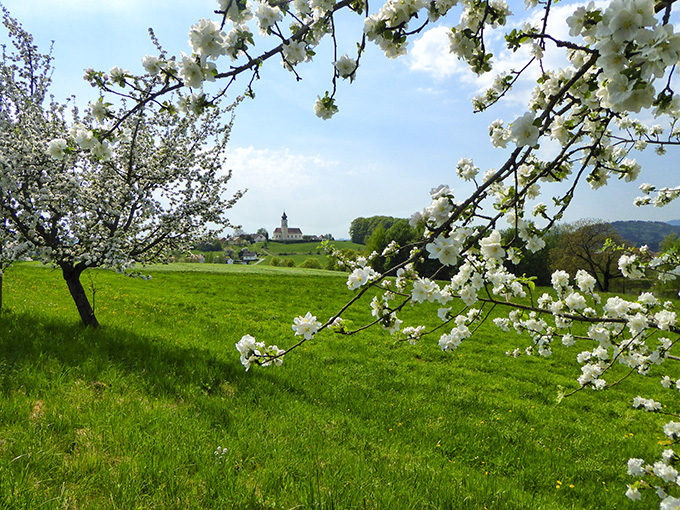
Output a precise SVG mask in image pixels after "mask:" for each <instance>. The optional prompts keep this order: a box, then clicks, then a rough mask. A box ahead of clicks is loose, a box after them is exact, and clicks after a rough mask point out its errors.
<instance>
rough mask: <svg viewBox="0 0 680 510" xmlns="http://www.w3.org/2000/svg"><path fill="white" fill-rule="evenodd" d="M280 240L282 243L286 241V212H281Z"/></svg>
mask: <svg viewBox="0 0 680 510" xmlns="http://www.w3.org/2000/svg"><path fill="white" fill-rule="evenodd" d="M281 239H282V240H283V241H287V240H288V216H286V211H283V216H281Z"/></svg>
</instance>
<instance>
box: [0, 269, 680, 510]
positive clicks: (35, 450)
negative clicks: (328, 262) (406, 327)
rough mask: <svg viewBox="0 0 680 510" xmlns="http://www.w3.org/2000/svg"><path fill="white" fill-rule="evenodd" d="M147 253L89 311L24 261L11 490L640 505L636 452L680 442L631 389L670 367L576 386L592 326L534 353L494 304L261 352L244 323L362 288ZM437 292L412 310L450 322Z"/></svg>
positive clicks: (288, 340) (82, 500)
mask: <svg viewBox="0 0 680 510" xmlns="http://www.w3.org/2000/svg"><path fill="white" fill-rule="evenodd" d="M149 273H150V274H152V276H153V278H152V280H150V281H143V280H141V279H131V278H126V277H124V276H121V275H118V274H116V273H113V272H109V271H91V272H89V274H88V273H86V274H85V276H84V280H83V281H84V282H85V284H86V287H87V288H88V289H89V292H90V294H92V292H93V291H94V296H95V306H96V312H97V314H98V317H99V320H100V322H101V323H102V324H103V326H102V327H101V328H100V329H98V330H90V329H84V328H83V327H81V326H80V324H79V322H78V317H77V314H76V311H75V308H74V306H73V304H72V302H71V301H70V298H69V296H68V293H67V291H66V287H65V283H64V281H63V279H62V278H61V275H60V273H59V272H58V271H56V270H52V269H49V268H44V267H41V266H36V265H32V264H17V265H16V266H15V267H13V268H11V269H10V270H8V271H7V273H6V275H5V278H4V283H5V294H4V304H5V310H4V312H3V313H2V314H1V315H0V331H1V332H2V334H0V508H7V509H22V508H23V509H29V508H30V509H33V508H46V509H63V508H87V509H112V508H113V509H118V508H120V509H123V508H135V509H168V508H183V509H184V508H188V509H232V508H239V509H249V508H253V509H255V508H258V509H262V508H282V509H292V508H304V509H307V508H317V509H322V508H337V509H354V508H356V509H359V508H362V509H363V508H372V509H402V508H404V509H406V508H408V509H415V508H418V509H444V508H446V509H480V510H481V509H508V510H516V509H531V510H540V509H550V510H560V509H565V510H566V509H582V508H587V509H595V508H597V509H626V508H637V507H638V506H639V503H633V502H631V501H629V500H628V499H627V498H626V497H625V496H624V492H625V490H626V483H631V479H630V477H628V476H626V474H625V470H626V468H625V465H626V461H627V459H628V458H629V457H645V458H647V459H652V458H655V457H657V456H658V455H659V454H660V452H661V450H662V449H663V448H665V446H663V445H658V444H656V439H655V436H656V435H658V436H662V433H661V425H662V424H663V423H664V422H665V421H667V420H666V419H664V417H662V416H659V415H653V414H645V413H641V412H638V411H634V410H633V409H632V408H631V406H630V401H631V399H632V398H633V397H634V396H636V395H638V394H642V395H645V396H649V397H654V396H656V395H657V394H658V393H659V392H660V391H662V390H663V388H661V386H660V385H659V383H658V380H659V377H658V375H657V372H656V371H655V368H653V369H652V373H651V374H650V376H649V381H648V387H644V388H640V387H639V386H633V385H632V384H629V383H630V381H628V380H626V381H624V382H623V383H622V384H621V385H619V386H618V387H617V389H616V390H615V391H610V392H605V393H599V392H598V393H595V392H591V391H586V392H580V393H578V394H576V395H575V396H573V397H570V398H567V399H565V400H564V401H562V402H561V403H560V404H559V405H558V404H556V398H555V397H556V395H557V387H558V385H562V386H565V387H568V388H573V387H574V386H575V378H576V377H577V375H578V374H579V373H580V372H579V369H578V366H575V363H574V356H575V355H576V353H578V352H579V351H580V350H582V349H581V348H580V347H582V346H579V345H578V344H577V346H576V347H574V348H572V350H563V349H555V351H556V352H555V354H554V355H553V356H552V357H551V358H548V359H535V358H528V359H527V358H524V359H519V360H515V359H514V358H512V357H508V356H506V355H505V354H504V353H505V351H506V350H508V349H510V348H514V347H517V346H520V345H523V343H524V342H523V340H521V339H519V338H518V337H516V336H514V335H506V334H503V333H500V332H499V330H497V329H495V328H494V327H493V326H489V325H485V326H483V327H482V328H480V330H478V331H477V333H476V335H475V338H474V339H471V340H469V341H466V342H464V343H463V345H462V346H461V347H460V348H459V349H458V350H457V351H455V352H454V353H444V352H442V351H441V350H440V349H439V348H438V347H437V345H436V340H437V339H436V338H431V339H427V340H423V341H421V342H420V343H419V344H418V345H415V346H412V345H410V344H408V343H397V342H394V341H393V340H392V338H391V337H390V336H389V335H388V334H386V333H384V332H382V331H381V330H376V329H371V330H368V331H364V332H362V333H359V334H357V335H355V336H351V337H340V336H337V335H333V334H332V333H330V332H327V331H324V332H321V333H320V334H319V336H318V338H317V339H315V341H313V342H310V343H308V344H306V345H305V346H304V347H303V348H301V349H300V350H298V351H297V352H295V353H292V354H291V355H290V356H288V357H287V358H286V360H285V362H284V364H283V366H281V367H278V368H268V369H267V368H264V369H263V368H260V367H254V368H252V369H251V371H250V372H248V373H246V372H245V371H244V370H243V367H242V366H241V365H240V363H239V360H238V356H237V352H236V350H235V348H234V343H235V342H236V341H238V339H239V338H240V337H241V336H242V335H244V334H252V335H254V336H255V337H256V338H258V339H262V340H266V341H267V342H268V343H277V344H278V345H280V346H289V345H292V344H293V343H294V342H295V339H294V338H293V336H292V331H291V323H292V318H293V317H294V316H296V315H299V314H304V313H306V312H307V311H311V312H312V313H314V314H316V315H317V316H319V317H320V318H326V317H328V316H330V315H331V314H332V313H333V312H334V311H336V310H337V309H338V308H339V307H340V306H341V305H342V304H344V303H345V302H346V300H347V299H348V298H349V297H351V296H352V295H353V294H352V293H351V292H350V291H348V290H347V288H346V286H345V281H346V275H345V274H342V273H333V272H327V271H303V270H299V269H295V270H283V269H281V268H271V267H266V266H261V265H259V266H218V265H207V264H203V265H198V264H186V265H179V264H177V265H170V266H159V267H154V268H151V269H149ZM455 306H456V305H455V304H454V307H455ZM366 308H367V307H366ZM407 308H408V307H407ZM430 311H431V312H435V313H436V306H433V307H432V309H431V310H430ZM420 313H421V311H420V309H414V310H410V309H408V310H405V311H404V314H403V315H404V317H403V318H404V319H407V320H408V319H411V320H414V321H417V322H420V319H422V320H424V321H425V322H427V323H429V324H434V323H436V322H432V320H431V318H430V317H428V318H425V317H420V316H419V314H420ZM350 318H351V319H352V320H353V321H354V323H355V324H356V325H359V324H362V323H363V322H364V321H367V320H370V318H371V317H370V313H369V311H368V310H367V309H361V310H359V311H353V312H352V313H351V314H350ZM435 321H436V317H435ZM667 393H668V392H667ZM666 397H668V396H667V395H666ZM671 398H672V397H671ZM650 431H651V432H652V436H653V437H652V441H651V442H650V434H649V433H650ZM656 431H659V433H658V434H655V432H656ZM650 500H656V496H653V495H651V496H650ZM654 503H655V504H657V505H658V501H654Z"/></svg>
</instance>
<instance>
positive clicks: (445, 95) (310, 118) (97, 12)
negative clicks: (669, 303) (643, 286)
mask: <svg viewBox="0 0 680 510" xmlns="http://www.w3.org/2000/svg"><path fill="white" fill-rule="evenodd" d="M2 3H3V4H4V5H5V7H7V8H8V9H9V10H10V12H11V14H12V15H13V16H15V17H16V18H18V19H19V21H20V22H21V23H22V24H23V26H24V28H25V29H26V30H28V31H29V32H31V33H32V34H33V35H34V36H35V38H36V42H37V43H38V45H39V47H40V48H41V49H42V50H43V51H46V50H47V49H48V48H49V45H50V42H51V41H54V51H53V55H54V57H55V61H54V66H55V72H54V76H53V87H52V92H53V93H54V94H55V95H56V96H57V97H58V98H64V97H67V96H68V95H70V94H75V95H76V98H77V102H78V104H81V105H85V104H87V102H89V101H91V100H93V99H95V98H96V91H95V90H94V89H92V88H91V87H90V86H89V85H88V84H87V83H85V82H84V81H83V80H82V75H83V70H84V69H86V68H89V67H92V68H95V69H98V70H104V71H108V69H110V68H111V67H112V66H114V65H117V66H119V67H122V68H127V69H130V70H131V71H133V72H140V71H141V70H142V67H141V59H142V58H143V57H144V56H145V55H146V54H147V53H153V52H154V48H153V46H152V45H151V43H150V41H149V37H148V33H147V29H148V27H153V28H154V30H155V32H156V35H157V36H158V38H159V40H160V42H161V44H163V46H164V47H165V49H166V50H168V52H169V53H171V54H178V53H179V52H180V51H185V52H187V53H188V52H189V51H190V50H189V45H188V42H187V41H188V31H189V27H190V26H191V25H192V24H193V23H195V22H196V21H197V20H199V19H200V18H204V17H207V18H210V17H211V16H214V15H212V12H213V11H214V9H215V8H216V6H217V3H216V1H215V0H190V1H189V0H98V1H92V0H31V1H30V2H28V1H26V0H2ZM522 4H523V2H522ZM522 9H523V7H522V6H520V5H518V6H517V7H515V8H514V9H513V10H515V11H516V12H518V13H519V12H522ZM455 16H456V19H453V20H452V24H455V23H456V22H457V16H458V14H455ZM349 21H351V20H349ZM450 23H451V21H450ZM562 25H564V24H563V23H562ZM360 31H361V24H360V23H359V24H357V23H356V22H355V23H350V24H349V25H348V26H347V27H346V28H343V30H342V31H341V32H340V38H339V39H340V43H341V49H340V52H341V54H342V53H344V52H350V54H351V51H352V48H353V47H354V44H355V41H357V40H358V38H359V36H360ZM443 32H444V31H443V29H442V28H441V27H439V28H437V27H434V28H433V29H432V30H430V31H427V32H425V33H424V34H421V35H420V36H419V37H418V38H417V40H415V41H414V42H412V43H410V44H409V55H408V56H406V57H402V58H399V59H395V60H388V59H386V58H385V57H383V55H382V53H381V52H380V51H379V49H377V48H374V47H370V48H369V51H368V52H367V54H366V56H365V57H364V62H363V63H364V65H363V66H362V67H361V68H360V69H359V74H358V77H357V79H356V80H355V82H354V83H352V84H349V83H348V82H342V83H340V86H339V91H338V94H337V96H336V98H337V102H338V105H339V108H340V113H339V114H338V115H336V116H335V117H333V119H331V120H328V121H322V120H320V119H318V118H317V117H316V116H315V115H314V112H313V109H312V107H313V104H314V101H315V100H316V97H317V95H323V93H324V92H325V91H326V90H327V89H329V88H330V80H331V77H332V68H331V64H330V62H331V60H332V59H331V55H330V53H329V45H328V44H326V45H325V46H323V47H322V48H321V49H320V51H318V52H317V56H316V57H315V59H314V62H311V63H307V64H302V65H301V66H299V67H298V72H299V74H300V75H301V77H302V81H301V82H296V81H295V78H294V76H293V75H292V74H291V73H289V72H287V71H285V70H283V69H282V68H281V66H280V64H279V63H278V62H275V61H269V62H268V63H267V64H266V65H265V66H264V68H263V70H262V73H261V79H260V80H259V81H258V82H256V83H255V86H254V90H255V93H256V98H255V99H254V100H246V101H245V102H244V103H243V104H242V105H241V106H239V108H238V109H237V112H236V120H235V124H234V128H233V130H232V136H231V141H230V149H229V159H228V161H227V167H228V168H231V169H232V170H233V172H234V177H233V178H232V180H231V181H230V184H231V187H232V189H237V188H238V189H242V188H248V190H249V191H248V193H246V195H245V196H244V197H243V198H242V199H241V201H240V202H239V203H238V204H237V205H236V206H235V207H234V208H233V209H232V211H231V213H230V218H231V220H232V222H233V223H234V224H240V225H242V226H243V228H244V230H246V231H249V232H251V231H253V232H254V231H255V230H257V229H258V228H260V227H265V228H266V229H267V230H268V231H269V232H270V233H271V232H272V231H273V230H274V228H275V227H277V226H278V225H279V221H280V217H281V214H282V212H283V211H284V210H285V211H286V213H287V215H288V218H289V225H290V226H293V227H299V228H301V229H302V231H303V232H304V233H306V234H326V233H331V234H333V235H334V236H335V237H336V238H343V237H347V236H348V233H347V231H348V228H349V225H350V222H351V221H352V219H354V218H356V217H358V216H372V215H391V216H398V217H409V216H410V215H411V214H412V213H413V212H415V211H417V210H421V209H422V208H423V207H425V206H426V205H428V203H429V190H430V188H432V187H435V186H437V185H439V184H449V185H450V186H451V187H452V188H453V189H454V190H455V192H456V194H457V195H458V196H460V197H461V198H463V197H464V196H466V195H467V193H468V192H469V191H470V189H471V188H470V187H468V185H466V184H464V183H463V182H461V181H459V180H458V179H457V177H456V175H455V165H456V163H457V162H458V160H459V159H460V158H462V157H472V158H473V160H474V162H475V164H477V165H478V166H479V167H480V168H481V169H482V170H486V169H488V168H492V167H497V166H500V165H501V164H502V163H503V161H504V159H505V154H506V153H505V151H503V150H501V149H494V148H493V147H492V146H491V144H490V142H489V139H488V134H487V133H488V131H487V127H488V125H489V124H490V123H491V122H492V121H493V120H495V119H496V118H501V119H504V120H505V121H506V122H511V121H512V120H513V119H514V118H515V117H516V116H518V115H520V114H521V113H523V112H524V107H523V104H524V103H525V101H526V94H527V93H528V91H529V90H530V89H529V88H528V86H526V87H520V88H519V90H518V91H517V93H516V94H515V96H513V97H512V98H510V100H509V101H507V102H506V103H505V104H503V105H502V106H501V107H500V108H495V109H493V111H492V112H490V113H488V114H484V115H473V114H472V108H471V105H470V99H471V98H472V97H473V96H474V95H475V94H477V93H479V91H480V90H481V89H482V88H483V85H484V83H488V79H489V78H483V79H481V80H480V79H475V78H474V76H473V75H471V74H470V73H469V72H467V71H466V69H465V68H464V66H463V65H462V64H461V63H459V62H457V61H456V60H455V59H453V58H452V57H450V56H448V55H447V54H446V51H445V46H446V45H445V43H443V42H442V41H444V40H445V39H444V37H445V36H444V34H443ZM264 42H265V43H266V42H267V41H266V40H265V41H264ZM513 58H515V57H513V56H512V55H509V54H506V55H503V54H501V55H499V56H498V58H497V59H496V60H497V62H499V67H505V66H508V67H509V66H510V63H511V61H512V60H513ZM225 64H227V65H228V62H225ZM232 90H233V93H234V94H236V93H237V92H240V91H241V90H242V88H239V84H236V85H235V86H234V88H233V89H232ZM677 160H678V158H677V154H674V153H673V152H672V151H670V152H669V155H668V156H665V157H664V158H659V157H656V156H654V155H652V154H651V152H650V153H649V154H647V153H645V154H643V155H642V157H641V158H640V161H641V162H642V163H643V166H644V167H645V171H643V173H642V175H641V177H640V178H639V180H638V181H637V182H636V183H632V184H626V183H618V182H617V183H614V184H612V185H609V186H607V187H605V188H603V189H601V190H599V191H597V192H593V191H591V190H589V189H588V188H587V187H583V188H582V193H581V194H579V196H578V198H577V199H576V200H575V202H574V204H573V206H572V208H571V211H570V213H569V214H568V216H567V218H566V219H567V220H568V221H573V220H576V219H579V218H585V217H588V218H601V219H605V220H619V219H621V220H628V219H645V220H658V221H667V220H672V219H680V208H679V207H678V205H677V204H672V205H671V206H670V207H667V208H664V209H654V208H642V209H640V208H635V207H634V206H633V205H632V201H633V199H634V198H635V197H636V196H638V195H640V193H639V192H638V190H637V187H638V185H639V184H641V183H643V182H651V183H653V184H656V185H659V186H675V185H677V177H678V175H679V172H678V167H677ZM543 201H545V202H546V203H547V202H548V201H549V197H546V198H545V199H543Z"/></svg>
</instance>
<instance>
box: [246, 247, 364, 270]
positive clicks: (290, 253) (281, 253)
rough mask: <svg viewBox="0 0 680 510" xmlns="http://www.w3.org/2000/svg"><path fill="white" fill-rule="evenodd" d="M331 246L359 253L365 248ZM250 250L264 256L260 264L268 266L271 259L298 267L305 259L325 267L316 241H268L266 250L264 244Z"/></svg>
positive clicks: (325, 258) (324, 258) (322, 253)
mask: <svg viewBox="0 0 680 510" xmlns="http://www.w3.org/2000/svg"><path fill="white" fill-rule="evenodd" d="M331 244H332V245H333V246H335V247H336V248H337V249H338V250H342V249H345V248H350V249H352V250H358V251H361V250H363V249H364V248H365V247H364V245H362V244H356V243H353V242H351V241H332V242H331ZM250 249H251V250H252V251H256V252H257V253H260V254H262V253H264V254H266V258H265V260H264V261H263V262H262V263H261V264H270V263H271V260H272V258H274V257H277V258H278V259H284V258H286V259H291V260H292V261H293V262H294V263H295V265H296V266H299V265H300V264H302V263H303V262H304V261H305V260H307V259H310V258H311V259H317V260H318V261H319V263H320V264H321V267H326V262H327V260H328V257H326V255H325V254H324V252H323V250H322V249H321V243H320V242H318V241H312V242H302V243H282V242H275V241H269V242H268V243H267V246H266V248H265V247H264V243H255V244H253V245H252V246H251V247H250Z"/></svg>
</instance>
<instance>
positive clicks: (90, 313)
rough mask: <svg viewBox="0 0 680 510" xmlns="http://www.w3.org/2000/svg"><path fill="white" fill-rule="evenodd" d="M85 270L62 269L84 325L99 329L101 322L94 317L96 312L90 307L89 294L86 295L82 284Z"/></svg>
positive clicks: (63, 267) (67, 267)
mask: <svg viewBox="0 0 680 510" xmlns="http://www.w3.org/2000/svg"><path fill="white" fill-rule="evenodd" d="M83 269H84V268H78V267H75V268H74V267H70V266H62V267H61V270H62V273H63V275H64V280H66V285H68V290H69V292H70V293H71V297H72V298H73V301H74V302H75V304H76V308H77V309H78V313H79V314H80V319H81V320H82V321H83V324H85V325H86V326H91V327H93V328H98V327H99V322H98V321H97V318H96V317H95V316H94V310H93V309H92V306H91V305H90V301H89V300H88V299H87V294H85V289H84V288H83V284H82V283H80V275H81V274H82V272H83Z"/></svg>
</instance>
